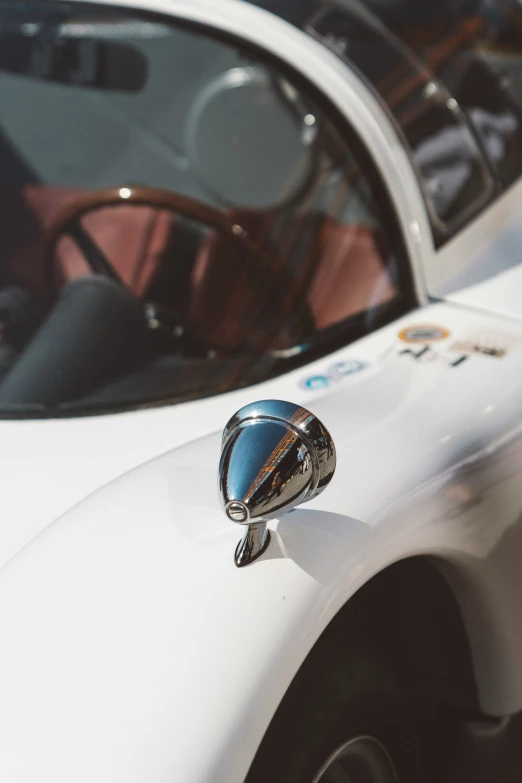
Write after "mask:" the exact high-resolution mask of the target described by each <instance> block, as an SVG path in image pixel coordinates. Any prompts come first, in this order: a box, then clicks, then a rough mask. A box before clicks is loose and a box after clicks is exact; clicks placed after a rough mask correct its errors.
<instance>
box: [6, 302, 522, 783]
mask: <svg viewBox="0 0 522 783" xmlns="http://www.w3.org/2000/svg"><path fill="white" fill-rule="evenodd" d="M426 322H428V323H435V324H440V325H441V326H443V327H445V328H447V329H448V330H449V331H450V333H451V334H450V336H449V337H448V338H447V339H446V340H444V341H441V342H439V343H438V344H437V345H436V346H435V345H434V347H433V349H432V351H431V352H432V353H434V351H435V350H436V358H435V359H434V360H433V361H422V360H418V359H415V358H414V357H413V356H412V355H411V354H404V353H400V351H403V350H404V349H405V348H407V347H408V345H407V344H406V343H404V342H401V341H400V340H399V339H398V332H399V330H400V329H401V327H402V326H407V325H415V324H423V323H426ZM473 337H474V338H476V339H478V340H481V341H483V342H484V341H488V340H489V342H493V344H496V345H500V344H501V343H502V345H503V346H504V347H506V349H507V354H506V355H505V356H504V357H503V358H494V357H491V356H484V355H480V354H473V355H471V356H470V357H469V358H467V359H466V360H465V361H464V362H463V363H462V364H460V365H458V366H455V367H452V366H450V364H449V362H452V361H454V360H455V359H457V358H458V357H459V355H460V353H459V351H457V350H453V349H452V348H451V346H453V345H454V343H455V342H456V341H462V340H467V339H470V338H473ZM428 353H429V352H428ZM425 356H426V354H425ZM348 359H354V360H357V361H362V362H365V363H366V365H367V366H366V367H365V368H362V369H360V370H359V372H356V373H354V374H352V375H350V376H347V377H346V378H344V379H341V380H337V381H335V380H331V381H330V382H329V385H328V386H327V387H323V388H322V389H321V390H318V391H310V390H307V389H304V388H302V382H303V381H304V380H306V379H308V378H310V377H312V376H314V375H317V374H319V375H320V376H324V377H327V376H328V369H329V368H330V367H331V365H332V364H333V363H334V362H335V361H341V360H343V361H346V360H348ZM521 361H522V326H519V325H512V324H510V323H509V322H505V323H502V322H501V321H500V320H499V319H494V318H491V317H488V316H478V315H476V314H474V313H470V312H468V311H466V310H464V309H462V310H461V309H459V308H456V307H455V306H452V305H445V304H441V305H435V306H432V307H429V308H425V309H423V310H421V311H416V312H415V313H412V314H410V315H409V316H407V317H405V318H404V319H402V320H401V321H400V322H398V323H397V324H392V325H390V326H389V327H386V328H385V329H382V330H380V331H379V332H377V333H375V334H373V335H371V336H370V337H368V338H366V339H365V340H361V341H360V342H358V343H357V344H355V345H352V346H350V347H349V348H346V349H344V350H343V351H340V352H339V353H338V354H336V355H333V356H330V357H327V358H326V359H323V360H321V361H320V362H318V363H316V365H314V366H309V367H307V368H305V369H301V370H299V371H296V372H294V373H292V374H289V375H287V376H285V377H283V378H280V379H278V380H276V381H272V382H270V383H267V384H263V385H262V386H261V387H257V388H255V389H249V390H243V391H242V392H239V393H236V394H235V395H227V396H223V397H221V398H216V399H214V400H208V401H206V402H201V403H199V404H197V405H192V406H190V405H187V406H179V407H177V408H172V409H170V410H169V409H165V410H164V411H163V414H164V415H163V426H164V427H170V428H171V429H172V439H173V440H174V439H175V438H176V437H177V435H176V432H177V431H178V430H181V429H183V428H186V429H185V431H186V433H189V432H192V433H193V432H195V431H196V428H197V426H198V425H197V422H198V421H201V420H202V419H204V418H207V421H209V422H210V421H212V422H213V426H215V425H216V424H218V423H219V424H224V423H225V422H226V420H227V418H228V416H229V415H230V414H231V413H233V412H234V410H236V408H238V407H239V406H240V405H241V404H243V403H244V402H245V401H247V400H251V399H255V398H259V397H266V396H276V397H280V398H290V399H293V400H296V401H299V402H302V403H304V404H307V405H308V406H309V407H310V408H311V409H312V410H313V411H314V412H315V413H317V415H319V416H320V417H321V418H322V419H323V421H324V422H325V424H326V425H327V427H328V428H329V429H330V431H331V432H333V433H334V437H335V441H336V445H337V449H338V473H337V476H336V477H335V478H334V481H333V482H332V485H331V487H330V488H329V490H328V491H327V492H325V493H324V494H323V495H321V496H320V497H319V498H317V500H315V501H313V502H312V503H310V504H308V506H306V507H303V508H302V509H299V510H297V511H295V512H293V513H292V514H290V515H289V516H287V517H284V518H283V519H282V520H280V522H279V523H275V524H274V525H273V529H274V540H273V542H272V543H271V545H270V547H269V549H268V550H267V552H266V554H265V555H264V556H263V558H262V559H261V560H259V561H258V562H256V563H255V564H253V565H252V566H250V567H248V568H245V569H243V570H239V569H237V568H236V567H235V566H234V564H233V552H234V548H235V545H236V543H237V540H238V538H239V532H238V529H237V528H236V527H235V526H234V525H232V524H231V523H229V522H228V521H227V519H226V518H225V516H224V515H223V513H222V512H221V510H220V508H219V503H218V498H217V490H216V471H217V463H218V455H219V445H220V444H219V433H216V434H214V435H209V436H208V437H205V438H202V439H200V440H196V441H194V442H193V443H191V444H188V445H186V446H184V447H182V448H180V449H177V450H174V451H171V452H170V453H168V454H166V455H164V456H162V457H159V458H157V459H155V460H153V461H152V462H149V463H148V464H146V465H144V466H142V467H139V468H138V469H136V470H134V471H132V472H130V473H129V474H127V475H125V476H123V477H121V478H120V479H118V480H116V481H114V482H112V483H110V484H109V485H108V486H106V487H105V488H104V489H101V490H100V491H99V492H97V493H95V494H93V495H92V496H91V497H90V498H89V499H87V500H85V501H84V502H83V503H80V504H79V505H78V506H77V507H76V508H75V509H74V510H72V511H70V512H69V513H68V514H66V515H65V516H64V517H63V518H62V519H61V520H59V521H58V522H56V523H55V524H54V525H51V526H50V527H49V528H48V529H47V530H46V531H45V532H44V533H42V534H41V535H40V536H38V537H36V538H35V539H34V540H33V541H32V542H31V543H29V544H28V546H26V547H25V549H23V550H22V551H21V552H20V553H19V554H18V555H17V556H15V557H14V558H12V559H11V561H10V562H9V563H8V564H7V565H6V566H5V567H4V569H3V570H2V572H1V576H0V627H1V628H2V645H1V646H0V692H1V693H2V700H1V702H0V779H2V780H9V781H24V783H25V781H32V780H35V779H39V780H45V781H47V780H48V781H51V780H52V781H53V783H62V781H63V783H65V781H67V782H68V781H70V780H75V781H76V783H82V782H83V781H92V780H93V779H95V780H97V781H107V783H108V782H109V781H111V783H119V781H122V783H123V781H125V783H129V782H134V781H149V780H154V781H158V783H161V781H172V780H190V781H194V783H199V781H202V782H203V781H210V780H212V781H215V783H220V782H221V781H223V783H225V781H226V782H227V783H234V782H235V781H238V782H239V781H241V780H242V779H243V777H244V775H245V773H246V770H247V768H248V765H249V763H250V761H251V758H252V756H253V754H254V753H255V750H256V747H257V744H258V742H259V741H260V739H261V737H262V735H263V732H264V730H265V729H266V726H267V724H268V723H269V721H270V719H271V716H272V714H273V712H274V710H275V708H276V706H277V703H278V701H279V700H280V698H281V695H282V693H283V692H284V690H285V688H286V686H287V684H288V682H289V681H290V680H291V678H292V676H293V675H294V673H295V671H296V670H297V668H298V666H299V665H300V663H301V662H302V660H303V658H304V657H305V655H306V653H307V652H308V651H309V649H310V648H311V646H312V645H313V643H314V641H315V640H316V638H317V637H318V635H319V634H320V633H321V631H322V629H323V628H324V627H325V625H326V624H327V623H328V621H329V620H330V619H331V617H333V615H334V614H335V613H336V612H337V610H338V609H339V608H340V607H341V606H342V605H343V604H344V603H345V601H346V600H348V599H349V597H350V596H351V595H352V594H353V593H354V591H355V590H356V589H357V588H358V587H359V586H360V585H362V584H363V583H364V582H365V581H367V580H368V579H369V578H370V577H371V576H372V575H373V574H375V573H376V572H378V571H379V570H381V569H382V568H384V567H385V566H386V565H388V564H390V563H392V562H394V561H396V560H398V559H400V558H403V557H406V556H410V555H428V556H432V557H435V558H437V560H438V562H439V563H440V567H441V568H442V569H443V571H444V572H445V574H446V576H447V578H448V579H449V580H450V583H451V584H452V586H453V589H454V590H455V593H456V595H457V598H458V600H459V603H460V605H461V608H462V610H463V613H464V617H465V621H466V625H467V629H468V632H469V634H470V638H471V641H472V646H473V652H474V660H475V667H476V674H477V680H478V684H479V688H480V696H481V700H482V705H483V707H484V709H485V710H487V711H489V712H491V713H494V714H495V713H498V714H505V713H509V712H511V711H514V710H517V709H520V707H521V706H522V678H521V676H520V653H521V650H522V625H521V623H520V617H519V609H518V607H519V602H518V596H519V595H520V591H521V589H522V576H521V574H520V568H519V551H520V549H519V547H520V545H521V544H522V542H521V541H520V539H521V537H522V526H521V525H520V524H519V518H520V514H521V511H522V486H521V483H520V473H521V471H522V434H521V422H522V398H521V395H520V393H519V389H520V382H519V377H520V373H519V369H520V364H521ZM150 413H154V414H155V415H157V416H158V422H159V417H160V416H161V412H157V413H156V412H150ZM142 415H143V414H142V413H136V414H134V415H133V416H129V417H128V419H129V421H128V422H127V423H128V424H129V425H130V424H131V420H132V419H134V420H137V419H139V418H140V417H141V416H142ZM149 415H150V414H145V416H144V418H145V419H146V418H147V417H148V416H149ZM115 418H118V417H115ZM121 418H122V420H124V419H125V417H121ZM89 421H90V425H91V427H92V428H93V429H94V428H96V427H97V426H98V425H99V424H100V425H101V424H102V423H103V422H105V423H108V422H110V419H103V420H101V419H100V420H99V421H96V420H93V419H91V420H89ZM150 421H151V420H149V423H150ZM167 422H168V424H167ZM70 425H71V426H73V427H75V426H76V425H77V423H73V422H70ZM28 426H29V427H34V428H35V429H36V428H37V427H38V426H40V425H36V424H33V425H28ZM109 426H111V425H109ZM112 426H113V425H112ZM122 426H123V425H122ZM136 426H137V425H136ZM209 429H210V427H209ZM145 431H146V425H144V427H143V430H142V432H145ZM185 437H186V436H185ZM181 439H182V437H180V440H181ZM92 448H93V454H92V456H93V457H94V456H95V455H96V454H97V453H98V450H97V449H96V448H95V447H94V443H93V444H92ZM64 462H65V459H64ZM39 505H41V504H40V503H39V498H38V497H37V496H36V495H35V496H34V498H33V500H32V507H33V511H34V514H37V513H38V506H39ZM26 510H27V507H26ZM13 511H14V512H15V513H16V508H14V509H13ZM24 513H26V511H24ZM22 516H23V514H21V515H20V518H21V517H22ZM12 521H13V523H14V521H15V517H13V520H12ZM412 588H414V586H412ZM202 738H204V742H205V752H204V753H203V752H201V742H202ZM29 748H30V752H28V749H29ZM79 759H81V763H80V762H79Z"/></svg>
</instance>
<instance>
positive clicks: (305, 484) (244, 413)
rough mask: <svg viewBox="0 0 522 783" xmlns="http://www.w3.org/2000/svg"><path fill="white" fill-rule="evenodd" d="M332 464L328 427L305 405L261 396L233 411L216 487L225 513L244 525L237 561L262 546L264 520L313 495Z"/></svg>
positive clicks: (243, 560) (324, 483)
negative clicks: (244, 529) (261, 398)
mask: <svg viewBox="0 0 522 783" xmlns="http://www.w3.org/2000/svg"><path fill="white" fill-rule="evenodd" d="M335 465H336V453H335V446H334V443H333V440H332V438H331V436H330V434H329V432H328V430H327V429H326V427H325V426H324V425H323V424H322V423H321V422H320V421H319V419H318V418H317V417H316V416H314V414H313V413H310V411H308V410H306V408H302V407H301V406H299V405H295V404H294V403H291V402H284V401H282V400H262V401H260V402H255V403H251V404H250V405H247V406H245V407H244V408H241V410H239V411H238V412H237V413H236V414H234V416H232V418H231V419H230V421H229V422H228V424H227V425H226V427H225V429H224V431H223V439H222V452H221V460H220V463H219V491H220V496H221V501H222V504H223V508H224V511H225V514H226V515H227V516H228V518H229V519H230V520H231V521H232V522H236V523H238V524H241V525H246V526H248V527H247V530H246V532H245V534H244V536H243V539H242V540H241V541H240V542H239V544H238V546H237V549H236V553H235V562H236V565H237V566H243V565H247V564H248V563H251V562H252V561H253V560H255V559H256V558H257V557H259V556H260V555H261V554H262V553H263V552H264V551H265V549H266V547H267V546H268V543H269V540H270V534H269V531H268V529H267V525H266V523H267V521H268V520H270V519H277V518H280V517H281V516H282V515H283V514H286V513H288V512H289V511H291V510H292V509H293V508H295V507H296V506H298V505H300V504H301V503H306V502H307V501H308V500H312V498H315V497H317V495H319V494H320V493H321V492H322V491H323V490H324V489H325V488H326V486H327V485H328V484H329V483H330V481H331V479H332V476H333V474H334V471H335Z"/></svg>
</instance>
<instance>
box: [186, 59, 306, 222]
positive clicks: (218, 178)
mask: <svg viewBox="0 0 522 783" xmlns="http://www.w3.org/2000/svg"><path fill="white" fill-rule="evenodd" d="M295 98H296V94H295V91H292V90H291V91H290V92H289V93H288V94H286V93H285V91H284V89H283V88H281V87H280V86H278V85H275V84H274V83H273V82H272V81H271V79H270V77H269V76H268V75H267V74H265V73H264V72H261V71H259V70H256V69H255V68H253V67H248V68H232V69H230V70H228V71H227V72H225V73H224V74H222V75H220V76H219V77H218V78H217V79H215V80H214V81H212V82H211V83H210V84H208V85H207V86H206V87H205V88H204V89H203V90H202V91H201V92H200V93H199V94H198V96H197V98H196V100H195V102H194V104H193V105H192V109H191V111H190V112H189V117H188V123H187V129H186V133H187V138H186V149H187V150H188V154H189V158H190V160H191V164H192V166H193V167H194V170H195V171H196V172H197V175H198V178H199V180H200V182H201V185H202V186H203V187H204V188H205V189H206V190H207V191H208V192H209V196H211V197H212V198H213V199H214V200H216V201H217V202H218V203H219V204H220V205H222V206H228V207H231V206H236V207H247V208H252V209H256V208H258V209H262V208H270V207H274V206H277V205H278V204H281V203H282V202H286V201H288V200H291V199H292V197H293V196H295V194H296V193H298V192H299V190H300V189H301V188H302V187H303V185H304V184H305V182H306V180H307V178H308V177H309V176H310V173H311V171H310V170H311V164H312V152H311V149H310V146H311V141H312V140H313V138H314V136H315V127H314V126H315V124H316V118H315V116H314V115H313V114H311V113H305V114H304V115H303V114H302V112H301V111H300V110H299V109H298V107H297V106H296V105H295V103H293V100H295Z"/></svg>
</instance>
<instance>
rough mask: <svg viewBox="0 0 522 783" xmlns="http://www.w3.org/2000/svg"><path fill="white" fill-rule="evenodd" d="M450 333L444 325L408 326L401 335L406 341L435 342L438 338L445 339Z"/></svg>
mask: <svg viewBox="0 0 522 783" xmlns="http://www.w3.org/2000/svg"><path fill="white" fill-rule="evenodd" d="M449 336H450V333H449V331H448V330H447V329H444V328H443V327H442V326H425V325H424V324H420V325H419V326H408V327H406V329H403V330H402V331H401V332H399V337H400V339H401V340H404V342H405V343H434V342H436V341H437V340H445V339H446V337H449Z"/></svg>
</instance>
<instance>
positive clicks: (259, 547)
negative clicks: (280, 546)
mask: <svg viewBox="0 0 522 783" xmlns="http://www.w3.org/2000/svg"><path fill="white" fill-rule="evenodd" d="M269 543H270V531H269V529H268V527H267V523H266V522H263V521H262V520H261V521H260V522H256V523H254V524H252V525H248V527H247V529H246V530H245V532H244V534H243V538H242V539H241V541H240V542H239V544H238V545H237V547H236V552H235V555H234V560H235V563H236V565H237V567H238V568H241V567H242V566H246V565H248V564H249V563H252V562H253V561H254V560H256V559H257V558H258V557H259V556H260V555H262V554H263V552H264V551H265V549H266V548H267V546H268V544H269Z"/></svg>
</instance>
